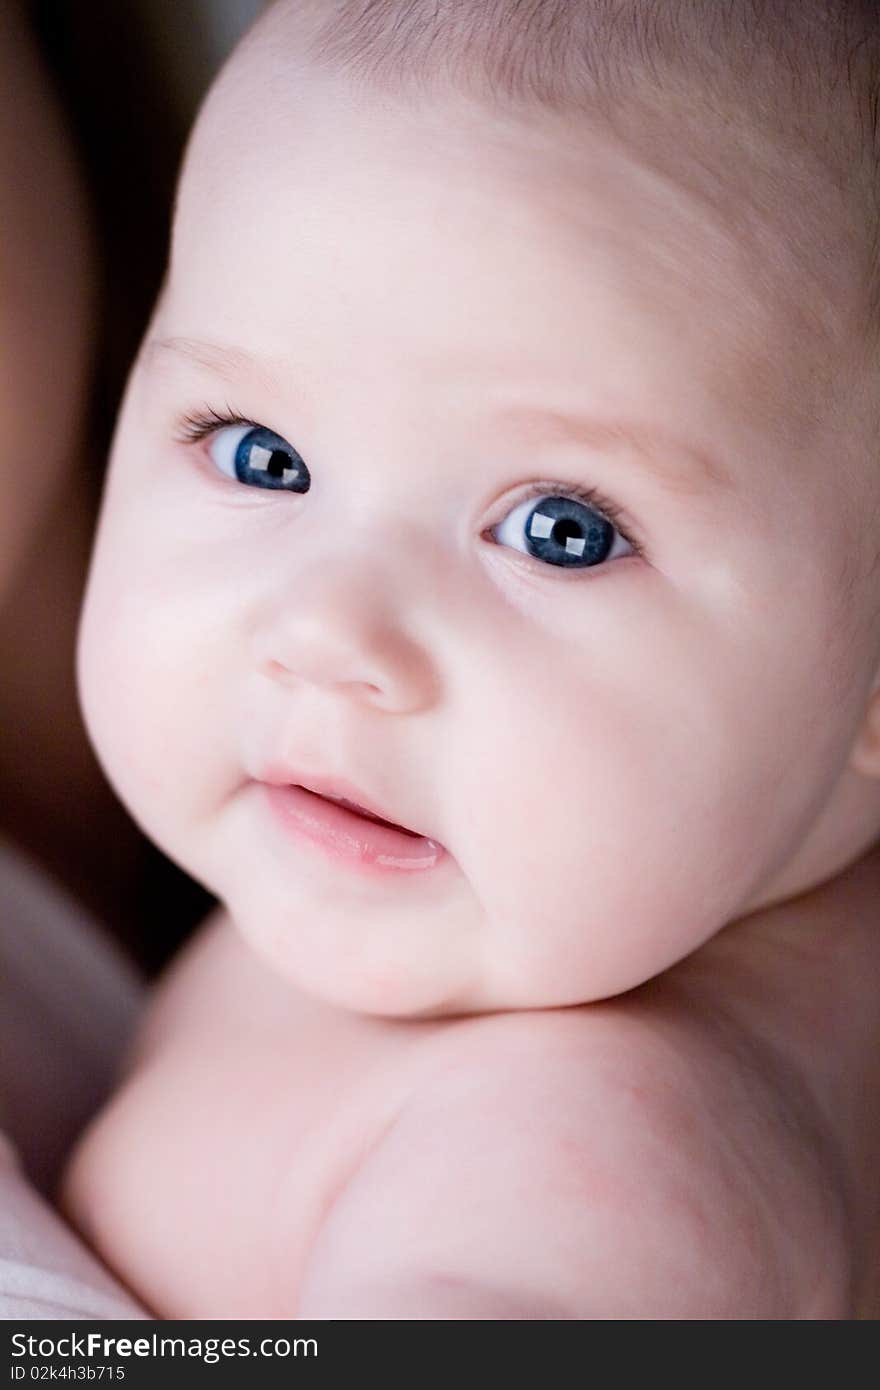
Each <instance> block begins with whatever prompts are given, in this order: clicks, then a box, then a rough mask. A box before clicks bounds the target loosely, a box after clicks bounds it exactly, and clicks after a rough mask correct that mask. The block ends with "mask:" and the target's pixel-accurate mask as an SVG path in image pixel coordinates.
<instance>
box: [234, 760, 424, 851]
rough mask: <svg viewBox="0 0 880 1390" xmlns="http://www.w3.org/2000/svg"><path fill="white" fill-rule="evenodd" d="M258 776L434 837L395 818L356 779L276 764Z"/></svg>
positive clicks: (277, 784) (399, 826) (419, 833)
mask: <svg viewBox="0 0 880 1390" xmlns="http://www.w3.org/2000/svg"><path fill="white" fill-rule="evenodd" d="M258 780H259V781H260V782H266V783H267V784H268V785H269V786H271V787H304V788H305V790H306V791H309V792H314V793H315V795H316V796H323V797H325V798H326V799H327V800H328V801H336V802H339V803H341V804H342V805H344V806H347V807H348V808H349V810H352V811H357V812H359V813H362V814H365V815H367V816H372V817H374V818H375V819H376V820H380V821H384V822H385V823H386V824H387V825H390V826H392V827H393V828H394V829H399V830H408V831H409V833H410V834H411V835H424V836H425V838H426V839H430V838H431V837H430V836H428V835H426V834H425V832H424V831H422V830H415V829H413V827H412V826H409V825H404V824H403V822H402V821H398V820H395V819H394V816H393V815H391V813H390V812H389V810H388V808H387V807H383V806H380V805H379V804H378V803H377V802H376V801H373V800H371V799H370V798H369V797H368V796H366V795H365V793H364V792H362V791H361V789H360V788H359V787H356V786H355V785H354V783H353V782H348V781H346V780H345V778H342V777H315V776H312V775H311V774H309V773H304V772H298V771H297V770H296V769H295V768H290V767H280V766H278V765H273V766H272V767H269V768H267V769H266V770H265V771H264V772H262V773H261V774H260V776H259V778H258Z"/></svg>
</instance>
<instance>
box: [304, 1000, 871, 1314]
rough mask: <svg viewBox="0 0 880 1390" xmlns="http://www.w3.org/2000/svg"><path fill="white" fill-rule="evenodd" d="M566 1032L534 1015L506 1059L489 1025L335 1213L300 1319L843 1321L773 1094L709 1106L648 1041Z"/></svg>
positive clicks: (315, 1254)
mask: <svg viewBox="0 0 880 1390" xmlns="http://www.w3.org/2000/svg"><path fill="white" fill-rule="evenodd" d="M578 1012H579V1013H580V1014H581V1018H583V1011H578ZM570 1018H571V1015H569V1019H570ZM569 1019H566V1020H565V1022H564V1023H563V1025H562V1027H561V1028H555V1027H554V1026H553V1021H552V1016H548V1015H546V1014H545V1015H540V1016H535V1015H532V1018H531V1021H530V1024H529V1026H528V1031H527V1032H526V1033H525V1034H524V1033H523V1030H522V1028H521V1026H519V1025H516V1026H515V1028H514V1030H513V1045H512V1046H511V1047H510V1048H505V1028H504V1020H503V1019H496V1020H494V1021H491V1022H490V1023H489V1026H488V1029H486V1030H485V1031H484V1032H483V1035H482V1037H480V1035H476V1036H475V1042H478V1045H476V1046H474V1047H473V1048H472V1049H471V1051H470V1054H469V1055H461V1056H459V1057H458V1058H456V1059H455V1060H454V1062H453V1064H452V1065H450V1066H448V1067H447V1068H446V1069H445V1070H444V1071H443V1072H442V1073H441V1074H438V1075H437V1076H435V1077H432V1078H431V1082H430V1084H429V1085H424V1086H422V1087H420V1089H419V1090H418V1092H417V1094H415V1095H414V1096H413V1097H412V1098H411V1100H410V1102H409V1103H408V1104H407V1105H406V1106H405V1107H404V1109H403V1111H402V1112H401V1113H400V1115H399V1117H398V1119H397V1120H396V1121H395V1123H393V1124H392V1126H391V1127H390V1129H389V1130H388V1131H387V1133H386V1134H385V1135H384V1136H383V1138H382V1139H381V1141H380V1142H379V1143H378V1145H377V1146H376V1147H375V1148H374V1150H373V1151H372V1153H371V1154H370V1155H369V1156H368V1157H367V1159H366V1160H365V1162H364V1163H363V1165H362V1166H361V1168H360V1170H359V1171H358V1172H357V1173H356V1175H355V1176H354V1177H353V1179H352V1180H351V1181H350V1183H349V1184H348V1185H347V1187H346V1188H345V1189H344V1190H343V1191H342V1193H341V1194H340V1196H339V1197H338V1199H337V1200H336V1201H335V1203H334V1204H333V1206H332V1208H331V1209H330V1211H329V1213H328V1216H327V1218H326V1220H325V1222H324V1225H323V1227H322V1229H321V1231H320V1233H319V1236H318V1238H317V1240H316V1242H315V1245H314V1248H313V1251H312V1254H311V1259H310V1261H309V1264H308V1266H307V1270H306V1274H305V1278H304V1281H303V1285H302V1288H301V1291H300V1298H299V1302H298V1306H297V1308H296V1309H295V1310H293V1309H292V1310H291V1311H292V1313H294V1311H295V1315H296V1316H298V1317H300V1318H310V1317H315V1318H390V1319H400V1318H405V1319H413V1318H425V1319H431V1318H446V1319H449V1318H452V1319H499V1318H501V1319H559V1318H563V1319H566V1318H578V1319H584V1318H587V1319H621V1318H626V1319H661V1318H662V1319H670V1318H671V1319H692V1318H761V1319H765V1318H771V1319H776V1318H780V1319H790V1318H803V1317H820V1318H821V1317H832V1318H833V1317H839V1316H844V1317H845V1316H846V1312H845V1310H843V1309H839V1308H836V1307H834V1306H833V1305H834V1295H833V1294H830V1295H828V1296H826V1294H825V1293H824V1287H825V1280H826V1272H825V1263H824V1261H825V1260H826V1258H827V1259H828V1260H829V1261H830V1269H831V1271H832V1273H831V1277H830V1278H829V1280H828V1284H829V1286H830V1288H831V1289H834V1288H835V1287H836V1286H837V1281H836V1279H835V1277H834V1274H835V1272H836V1271H835V1258H834V1254H833V1251H834V1250H835V1242H834V1239H833V1238H831V1239H829V1233H828V1231H827V1230H825V1229H823V1219H822V1216H821V1213H817V1211H816V1210H815V1207H816V1202H815V1200H814V1193H813V1187H812V1184H811V1181H810V1175H809V1174H808V1173H805V1172H803V1171H800V1172H799V1171H798V1167H797V1162H795V1164H794V1166H792V1163H791V1157H792V1154H796V1153H797V1151H798V1148H799V1145H800V1144H801V1142H802V1139H801V1136H796V1135H791V1134H786V1128H787V1125H786V1124H779V1123H778V1122H777V1120H775V1119H774V1118H773V1111H772V1107H770V1108H769V1110H766V1109H765V1102H766V1099H767V1095H769V1094H770V1092H771V1090H772V1087H771V1086H770V1085H767V1086H766V1087H765V1085H764V1082H763V1080H762V1078H760V1077H758V1078H757V1079H756V1080H755V1082H754V1085H753V1086H752V1085H751V1082H750V1083H749V1085H747V1086H745V1088H744V1086H743V1079H742V1077H739V1078H738V1079H736V1078H734V1079H735V1081H736V1084H735V1085H734V1086H733V1087H731V1088H728V1089H727V1090H726V1091H725V1090H724V1089H722V1092H721V1094H720V1096H719V1095H717V1094H716V1095H715V1096H714V1099H713V1100H709V1099H708V1097H709V1092H708V1088H707V1087H706V1086H704V1085H703V1084H702V1083H701V1081H700V1068H699V1066H696V1067H695V1066H694V1065H693V1062H692V1059H691V1058H689V1057H687V1056H684V1055H681V1054H680V1052H679V1050H678V1049H677V1048H676V1046H675V1045H674V1044H673V1045H670V1043H669V1042H668V1041H666V1040H664V1038H663V1036H662V1033H658V1031H657V1030H656V1029H652V1028H651V1027H640V1026H639V1025H637V1024H636V1025H634V1024H633V1023H632V1020H626V1021H625V1022H620V1021H618V1022H615V1021H614V1017H613V1014H612V1015H611V1017H610V1018H609V1017H607V1016H605V1017H603V1018H602V1019H601V1020H600V1021H599V1023H598V1025H597V1026H596V1027H591V1026H589V1025H587V1027H586V1030H585V1034H583V1033H582V1035H581V1036H580V1037H579V1036H578V1028H577V1026H575V1027H574V1028H572V1027H571V1026H570V1024H569ZM497 1025H500V1026H497ZM524 1038H525V1042H526V1046H525V1048H524V1047H523V1039H524ZM704 1075H705V1074H704ZM706 1079H709V1078H706ZM711 1079H712V1080H713V1082H714V1081H717V1080H718V1077H717V1076H716V1077H714V1078H711ZM762 1090H766V1092H767V1095H763V1094H761V1095H759V1094H756V1092H760V1091H762ZM762 1111H764V1112H765V1114H766V1118H765V1119H761V1118H758V1119H756V1116H760V1115H761V1113H762Z"/></svg>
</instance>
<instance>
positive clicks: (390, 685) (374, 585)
mask: <svg viewBox="0 0 880 1390" xmlns="http://www.w3.org/2000/svg"><path fill="white" fill-rule="evenodd" d="M396 587H397V590H398V592H397V593H395V586H393V585H392V583H391V582H390V577H386V578H385V579H384V580H382V581H381V582H380V581H379V580H377V578H376V577H375V576H372V577H371V576H370V575H368V574H367V573H366V572H363V573H358V572H357V571H356V567H352V566H350V565H347V566H346V567H345V571H344V573H342V572H340V573H336V574H332V573H330V572H329V569H328V567H324V568H322V569H320V570H317V571H314V570H313V571H312V573H311V574H310V575H306V576H301V578H300V581H299V583H298V584H297V586H296V588H295V589H294V590H292V591H289V592H287V593H285V594H284V595H283V597H282V598H280V599H277V601H275V602H272V604H271V607H270V608H269V609H268V610H267V611H266V613H265V614H264V616H263V618H262V620H261V621H260V622H259V623H258V625H257V627H256V630H255V632H254V637H253V657H254V661H255V664H256V666H257V669H258V670H259V672H260V673H261V674H262V675H264V676H266V677H267V678H268V679H269V680H272V681H275V682H277V683H278V684H280V685H283V686H287V687H296V686H300V685H313V686H322V687H324V688H326V689H332V690H335V691H337V692H341V693H345V694H347V695H350V696H354V697H356V698H359V699H363V700H367V701H368V702H369V703H371V704H373V705H375V706H376V707H377V708H380V709H385V710H388V711H389V712H391V711H394V712H398V713H411V712H414V711H416V710H419V709H423V708H425V707H426V706H427V705H429V704H430V703H431V702H432V701H433V700H434V698H435V697H436V693H437V689H438V684H439V682H438V678H437V672H436V670H435V667H434V663H433V662H432V660H431V657H430V654H429V652H428V651H427V649H426V647H425V645H424V643H422V642H420V641H419V640H418V639H417V637H416V636H415V635H414V634H413V633H412V632H411V631H410V630H409V625H410V624H411V621H412V617H413V615H412V614H411V613H410V614H409V615H408V614H407V611H406V610H407V605H406V602H405V598H404V595H403V593H402V592H400V590H401V587H402V584H401V581H399V580H398V582H397V586H396ZM407 618H409V622H408V621H407Z"/></svg>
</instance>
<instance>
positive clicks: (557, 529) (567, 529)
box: [553, 518, 583, 545]
mask: <svg viewBox="0 0 880 1390" xmlns="http://www.w3.org/2000/svg"><path fill="white" fill-rule="evenodd" d="M582 534H583V533H582V530H581V527H580V526H578V524H577V522H576V521H572V520H571V519H570V518H569V519H568V520H559V521H557V522H556V524H555V526H554V527H553V539H554V540H555V541H557V542H558V544H560V545H565V542H566V541H567V540H568V539H569V537H570V536H580V535H582Z"/></svg>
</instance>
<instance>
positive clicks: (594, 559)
mask: <svg viewBox="0 0 880 1390" xmlns="http://www.w3.org/2000/svg"><path fill="white" fill-rule="evenodd" d="M536 496H537V497H538V498H539V499H540V500H539V501H538V502H537V503H536V502H535V497H536ZM586 496H588V497H590V498H591V499H593V500H591V501H590V502H586V501H581V500H580V499H579V498H578V497H576V496H565V495H561V494H560V495H556V494H549V493H548V492H546V491H539V492H532V494H531V496H530V497H529V498H527V499H526V501H525V502H521V503H520V504H519V506H516V507H514V508H513V510H512V511H511V512H509V513H508V515H507V516H506V517H505V519H504V521H503V522H502V523H501V524H500V525H499V526H496V527H494V528H493V530H492V532H491V534H492V535H493V536H495V537H496V538H497V539H498V540H499V541H500V542H501V543H502V544H508V545H511V546H512V547H513V549H514V550H520V551H522V552H523V554H525V555H531V556H532V558H533V559H535V560H542V561H543V562H544V563H545V564H548V565H555V566H557V567H560V568H570V569H591V568H593V567H594V566H596V565H600V564H602V562H603V561H604V560H607V559H608V558H609V557H610V555H611V553H612V551H613V549H614V538H615V536H616V535H619V536H620V538H621V539H622V540H623V541H624V543H625V544H627V545H629V544H631V543H630V541H629V540H628V538H627V537H626V536H624V535H623V534H622V533H621V532H620V531H619V530H618V528H617V527H616V526H615V525H614V524H613V523H612V522H611V521H609V520H608V518H607V517H606V516H603V515H602V513H601V512H600V511H599V510H597V507H596V506H595V505H594V500H595V498H594V494H590V493H588V494H586ZM605 510H606V511H608V510H610V507H607V506H606V508H605ZM505 530H506V531H507V533H508V534H507V535H505V534H504V532H505ZM520 536H523V538H524V543H523V544H519V543H518V538H519V537H520ZM633 553H634V554H637V553H638V549H637V548H636V547H633Z"/></svg>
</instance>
